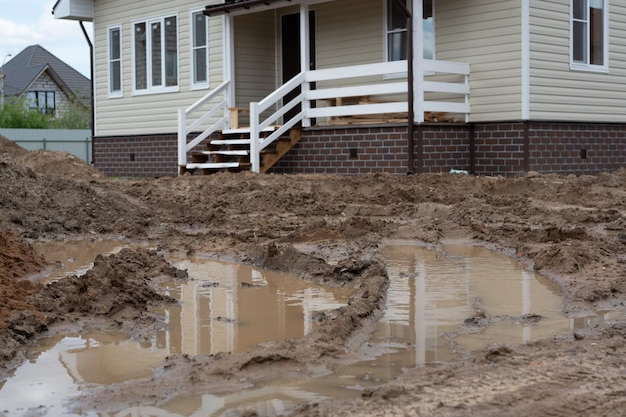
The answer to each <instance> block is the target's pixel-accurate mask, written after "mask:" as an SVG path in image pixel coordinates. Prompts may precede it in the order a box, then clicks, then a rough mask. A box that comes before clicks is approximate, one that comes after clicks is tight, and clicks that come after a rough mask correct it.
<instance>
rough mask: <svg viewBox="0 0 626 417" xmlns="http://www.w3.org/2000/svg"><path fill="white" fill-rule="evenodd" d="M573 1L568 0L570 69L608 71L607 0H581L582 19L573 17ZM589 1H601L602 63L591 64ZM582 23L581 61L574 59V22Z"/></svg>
mask: <svg viewBox="0 0 626 417" xmlns="http://www.w3.org/2000/svg"><path fill="white" fill-rule="evenodd" d="M574 1H575V0H570V69H572V70H577V71H591V72H605V73H606V72H608V71H609V0H583V1H584V2H585V11H586V15H585V17H584V18H583V19H575V18H574ZM590 2H602V6H603V8H602V10H603V13H602V25H603V27H602V29H603V32H602V34H603V38H602V55H603V56H602V58H603V63H602V64H601V65H598V64H591V63H590V61H591V48H590V43H591V36H590V26H591V25H590V24H589V9H590V6H589V3H590ZM575 22H576V23H582V24H584V25H585V29H586V30H585V32H586V34H585V39H584V42H585V45H584V47H585V58H584V60H583V61H575V60H574V50H575V48H574V23H575Z"/></svg>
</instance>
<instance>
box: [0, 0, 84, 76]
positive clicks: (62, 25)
mask: <svg viewBox="0 0 626 417" xmlns="http://www.w3.org/2000/svg"><path fill="white" fill-rule="evenodd" d="M55 3H56V0H0V64H2V61H4V60H5V58H6V56H7V55H8V54H11V55H13V56H15V55H17V54H18V53H20V51H22V50H23V49H24V48H26V47H27V46H30V45H36V44H38V45H40V46H42V47H44V48H45V49H47V50H48V52H50V53H52V54H53V55H55V56H56V57H57V58H59V59H61V60H62V61H64V62H65V63H67V64H68V65H70V66H71V67H73V68H74V69H76V70H77V71H79V72H81V73H83V74H84V75H85V76H87V77H89V47H88V45H87V41H86V40H85V37H84V35H83V32H82V30H81V29H80V25H79V23H78V22H75V21H65V20H58V19H55V18H54V16H52V6H54V4H55ZM85 29H87V33H88V34H89V35H90V36H91V30H92V27H91V23H85ZM9 59H11V58H8V59H7V62H8V60H9Z"/></svg>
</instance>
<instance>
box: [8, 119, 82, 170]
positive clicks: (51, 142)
mask: <svg viewBox="0 0 626 417" xmlns="http://www.w3.org/2000/svg"><path fill="white" fill-rule="evenodd" d="M0 135H2V136H4V137H6V138H7V139H10V140H11V141H13V142H15V143H17V144H18V145H20V146H21V147H22V148H24V149H26V150H29V151H32V150H35V149H47V150H50V151H64V152H69V153H71V154H73V155H75V156H77V157H79V158H81V159H83V160H85V161H87V162H88V163H91V162H92V161H93V154H92V146H91V145H92V142H91V130H89V129H4V128H0Z"/></svg>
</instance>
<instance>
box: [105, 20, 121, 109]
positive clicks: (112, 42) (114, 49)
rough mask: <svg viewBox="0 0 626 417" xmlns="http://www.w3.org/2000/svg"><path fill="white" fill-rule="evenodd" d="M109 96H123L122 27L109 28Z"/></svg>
mask: <svg viewBox="0 0 626 417" xmlns="http://www.w3.org/2000/svg"><path fill="white" fill-rule="evenodd" d="M108 41H109V97H121V96H122V29H121V27H120V26H116V27H111V28H109V39H108Z"/></svg>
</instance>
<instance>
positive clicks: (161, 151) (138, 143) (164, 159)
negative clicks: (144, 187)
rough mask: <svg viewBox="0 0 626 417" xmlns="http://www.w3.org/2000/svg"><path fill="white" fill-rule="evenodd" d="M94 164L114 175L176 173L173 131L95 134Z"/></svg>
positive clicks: (153, 175) (175, 148) (175, 146)
mask: <svg viewBox="0 0 626 417" xmlns="http://www.w3.org/2000/svg"><path fill="white" fill-rule="evenodd" d="M93 158H94V165H95V167H96V168H98V169H99V170H100V171H102V172H103V173H104V174H105V175H108V176H113V177H164V176H175V175H178V162H177V161H178V147H177V138H176V134H170V135H145V136H143V135H142V136H125V137H104V136H100V137H96V138H94V141H93Z"/></svg>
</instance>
